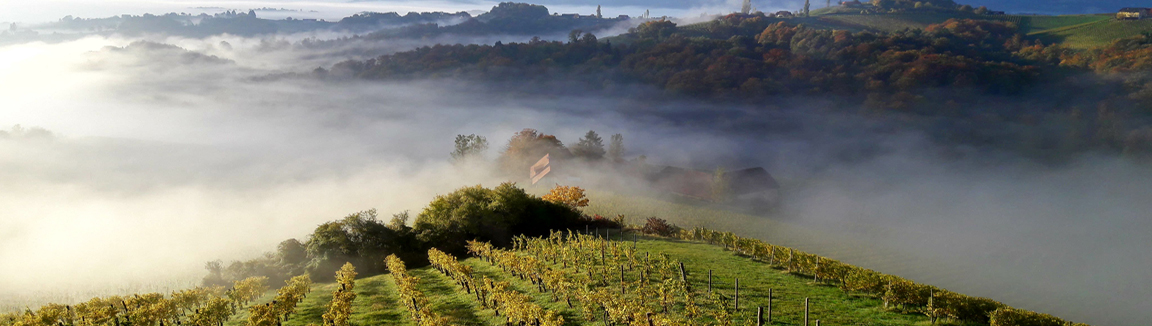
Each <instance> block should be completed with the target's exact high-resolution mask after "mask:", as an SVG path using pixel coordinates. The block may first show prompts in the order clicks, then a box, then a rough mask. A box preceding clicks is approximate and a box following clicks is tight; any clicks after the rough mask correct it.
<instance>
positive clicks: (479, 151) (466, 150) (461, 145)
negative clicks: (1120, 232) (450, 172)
mask: <svg viewBox="0 0 1152 326" xmlns="http://www.w3.org/2000/svg"><path fill="white" fill-rule="evenodd" d="M487 150H488V139H486V138H484V136H477V135H476V134H471V135H467V136H465V135H456V150H454V151H452V161H453V162H457V163H460V162H464V161H467V160H469V159H472V158H476V157H482V156H483V155H484V151H487Z"/></svg>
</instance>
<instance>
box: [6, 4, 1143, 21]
mask: <svg viewBox="0 0 1152 326" xmlns="http://www.w3.org/2000/svg"><path fill="white" fill-rule="evenodd" d="M526 2H529V3H535V4H543V5H546V6H548V7H549V9H551V10H552V11H554V12H561V13H573V12H578V13H585V14H591V13H593V12H595V10H596V6H598V5H599V6H602V8H603V11H604V14H605V15H610V16H615V15H631V16H637V15H640V14H642V13H644V11H645V10H651V12H652V14H653V15H656V16H661V15H667V16H674V17H684V16H695V15H699V14H702V13H710V14H716V13H727V12H732V11H736V10H738V9H739V8H740V1H739V0H674V1H658V0H623V1H600V0H539V1H526ZM833 2H834V3H835V2H836V1H833ZM497 3H499V1H484V0H430V1H411V0H364V1H324V0H300V1H251V0H215V1H212V0H100V1H96V0H4V1H3V6H4V9H5V10H3V11H0V22H19V23H29V24H31V23H40V22H48V21H55V20H57V19H60V18H62V17H64V16H67V15H72V16H74V17H84V18H103V17H109V16H114V15H121V14H133V15H140V14H144V13H152V14H157V13H168V12H187V13H193V14H198V13H201V12H206V13H215V12H219V11H220V10H221V9H217V8H226V9H237V10H247V9H251V8H263V7H271V8H285V9H294V10H302V11H301V12H279V13H262V14H264V15H267V17H270V18H283V17H280V16H284V17H287V16H294V18H317V19H327V20H338V19H340V18H342V17H347V16H349V15H351V14H354V13H357V12H362V11H380V12H388V11H396V12H400V13H405V12H408V11H421V12H422V11H450V12H456V11H487V10H489V9H491V8H492V6H494V5H496V4H497ZM752 3H753V5H754V6H755V7H756V8H757V9H759V10H763V11H766V12H767V11H769V10H797V9H798V8H801V7H802V6H803V1H800V0H756V1H753V2H752ZM959 3H965V4H971V5H974V6H980V5H985V6H988V7H989V8H992V9H994V10H1004V11H1009V12H1013V13H1038V14H1084V13H1101V12H1114V11H1115V10H1117V9H1119V8H1122V7H1131V6H1141V5H1145V6H1152V5H1150V4H1141V2H1139V1H1130V0H1047V1H1038V0H1018V1H994V0H968V1H960V2H959ZM823 5H824V1H820V0H816V1H813V6H815V7H816V8H819V7H821V6H823Z"/></svg>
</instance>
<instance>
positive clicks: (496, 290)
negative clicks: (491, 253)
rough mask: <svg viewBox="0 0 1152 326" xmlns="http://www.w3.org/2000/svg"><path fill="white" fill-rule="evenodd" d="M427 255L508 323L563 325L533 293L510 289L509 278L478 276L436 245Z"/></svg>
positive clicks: (541, 325) (554, 313)
mask: <svg viewBox="0 0 1152 326" xmlns="http://www.w3.org/2000/svg"><path fill="white" fill-rule="evenodd" d="M472 244H479V243H478V242H473V243H472ZM472 244H470V245H472ZM485 244H486V243H485ZM428 259H429V261H430V262H431V263H432V266H433V267H435V268H436V270H438V271H440V272H441V273H443V274H444V275H447V276H448V277H449V278H451V279H452V280H453V281H455V282H456V284H457V285H459V286H460V287H462V288H463V289H464V290H465V291H466V292H467V293H468V294H474V295H475V296H476V301H477V302H479V303H480V306H481V307H484V308H487V309H492V310H493V311H495V312H496V315H497V316H504V317H505V319H506V321H505V322H506V323H508V324H513V325H534V326H560V325H564V317H562V316H560V315H559V314H557V313H556V312H555V311H549V310H545V309H544V308H542V307H540V306H539V305H537V304H535V303H533V302H532V297H530V296H528V295H525V294H523V293H520V292H517V291H516V290H513V289H511V288H510V287H509V283H508V282H496V281H493V280H492V279H490V278H487V277H483V276H482V277H480V278H475V277H473V275H472V267H471V266H467V265H464V264H461V263H460V262H459V261H457V260H456V257H453V256H452V255H449V254H446V253H444V252H442V251H440V250H438V249H436V248H432V249H429V250H428Z"/></svg>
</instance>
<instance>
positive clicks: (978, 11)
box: [974, 6, 990, 15]
mask: <svg viewBox="0 0 1152 326" xmlns="http://www.w3.org/2000/svg"><path fill="white" fill-rule="evenodd" d="M989 12H990V10H988V7H985V6H980V7H979V8H976V11H974V13H976V14H977V15H987V14H988V13H989Z"/></svg>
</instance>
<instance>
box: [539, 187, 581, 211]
mask: <svg viewBox="0 0 1152 326" xmlns="http://www.w3.org/2000/svg"><path fill="white" fill-rule="evenodd" d="M541 198H543V199H544V200H547V201H550V202H553V203H557V204H561V205H566V206H568V207H572V208H579V207H585V206H588V197H586V196H585V195H584V189H583V188H580V187H577V186H561V185H556V187H555V188H552V191H551V192H548V194H547V195H544V197H541Z"/></svg>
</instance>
